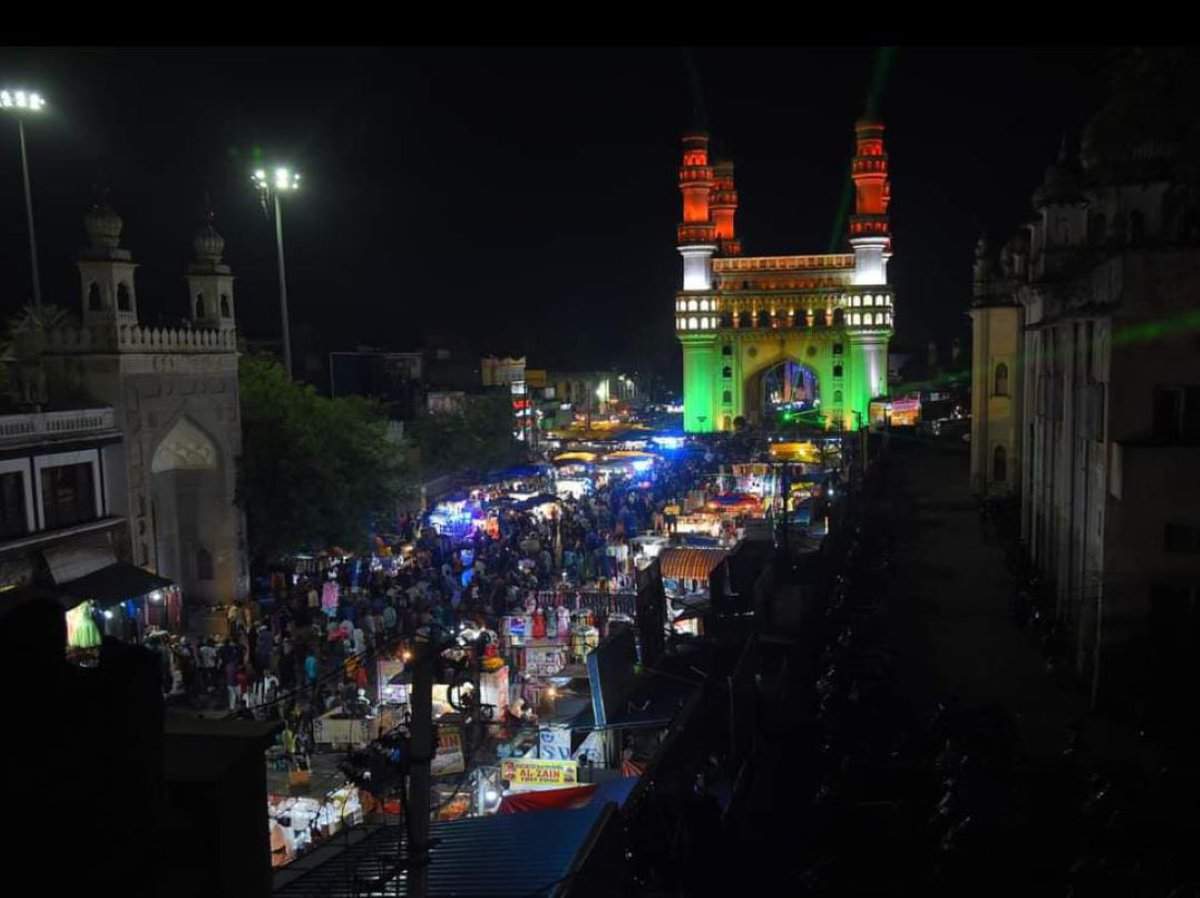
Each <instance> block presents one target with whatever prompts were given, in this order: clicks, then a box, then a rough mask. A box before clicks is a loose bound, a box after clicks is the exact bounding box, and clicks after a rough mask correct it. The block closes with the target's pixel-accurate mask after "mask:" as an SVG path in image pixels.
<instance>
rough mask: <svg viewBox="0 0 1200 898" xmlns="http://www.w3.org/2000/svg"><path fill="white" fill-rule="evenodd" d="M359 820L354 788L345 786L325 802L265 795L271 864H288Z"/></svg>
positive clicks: (359, 806)
mask: <svg viewBox="0 0 1200 898" xmlns="http://www.w3.org/2000/svg"><path fill="white" fill-rule="evenodd" d="M362 821H363V805H362V800H361V796H360V795H359V792H358V789H357V788H356V787H354V786H344V787H343V788H341V789H338V790H337V791H335V792H332V793H330V794H329V795H328V796H326V798H325V800H321V799H317V798H305V797H284V796H280V795H268V796H267V825H268V827H269V828H270V831H271V865H272V866H273V867H279V866H282V865H283V864H286V863H289V862H290V861H292V860H295V859H296V858H297V857H299V856H300V855H302V854H304V853H305V852H306V851H308V850H310V849H311V848H313V847H315V846H316V845H318V844H320V843H321V842H323V841H324V840H325V839H328V838H330V837H331V836H333V835H335V834H337V833H338V832H339V831H341V830H342V829H343V828H345V827H349V826H357V825H358V824H360V823H362Z"/></svg>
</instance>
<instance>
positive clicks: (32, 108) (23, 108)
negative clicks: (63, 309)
mask: <svg viewBox="0 0 1200 898" xmlns="http://www.w3.org/2000/svg"><path fill="white" fill-rule="evenodd" d="M45 106H46V101H45V100H43V99H42V97H41V94H38V93H34V92H32V91H26V90H0V109H3V110H5V111H9V112H12V113H13V114H15V115H16V118H17V136H18V138H19V139H20V142H21V177H22V179H23V180H24V182H25V221H26V224H27V225H28V226H29V261H30V267H31V269H32V272H33V304H34V306H41V304H42V279H41V276H40V275H39V273H38V259H37V237H36V236H35V235H34V231H33V191H32V190H31V189H30V186H29V153H28V149H27V148H26V146H25V116H26V115H27V114H29V113H37V112H41V111H42V109H44V108H45Z"/></svg>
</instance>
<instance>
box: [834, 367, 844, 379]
mask: <svg viewBox="0 0 1200 898" xmlns="http://www.w3.org/2000/svg"><path fill="white" fill-rule="evenodd" d="M833 376H834V377H841V376H842V366H841V365H834V366H833Z"/></svg>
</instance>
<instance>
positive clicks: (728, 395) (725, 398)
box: [721, 390, 733, 405]
mask: <svg viewBox="0 0 1200 898" xmlns="http://www.w3.org/2000/svg"><path fill="white" fill-rule="evenodd" d="M721 401H722V402H724V403H725V404H726V405H729V403H731V402H733V392H732V391H731V390H726V391H725V392H724V393H722V394H721Z"/></svg>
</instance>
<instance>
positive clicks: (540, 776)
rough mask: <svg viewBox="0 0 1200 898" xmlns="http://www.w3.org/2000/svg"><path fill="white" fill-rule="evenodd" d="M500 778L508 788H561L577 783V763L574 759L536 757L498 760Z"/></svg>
mask: <svg viewBox="0 0 1200 898" xmlns="http://www.w3.org/2000/svg"><path fill="white" fill-rule="evenodd" d="M500 779H502V780H508V787H509V788H510V789H561V788H563V787H565V786H575V785H578V784H579V765H578V764H577V762H575V761H546V760H536V759H532V758H530V759H521V760H517V759H514V760H506V761H501V762H500Z"/></svg>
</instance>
